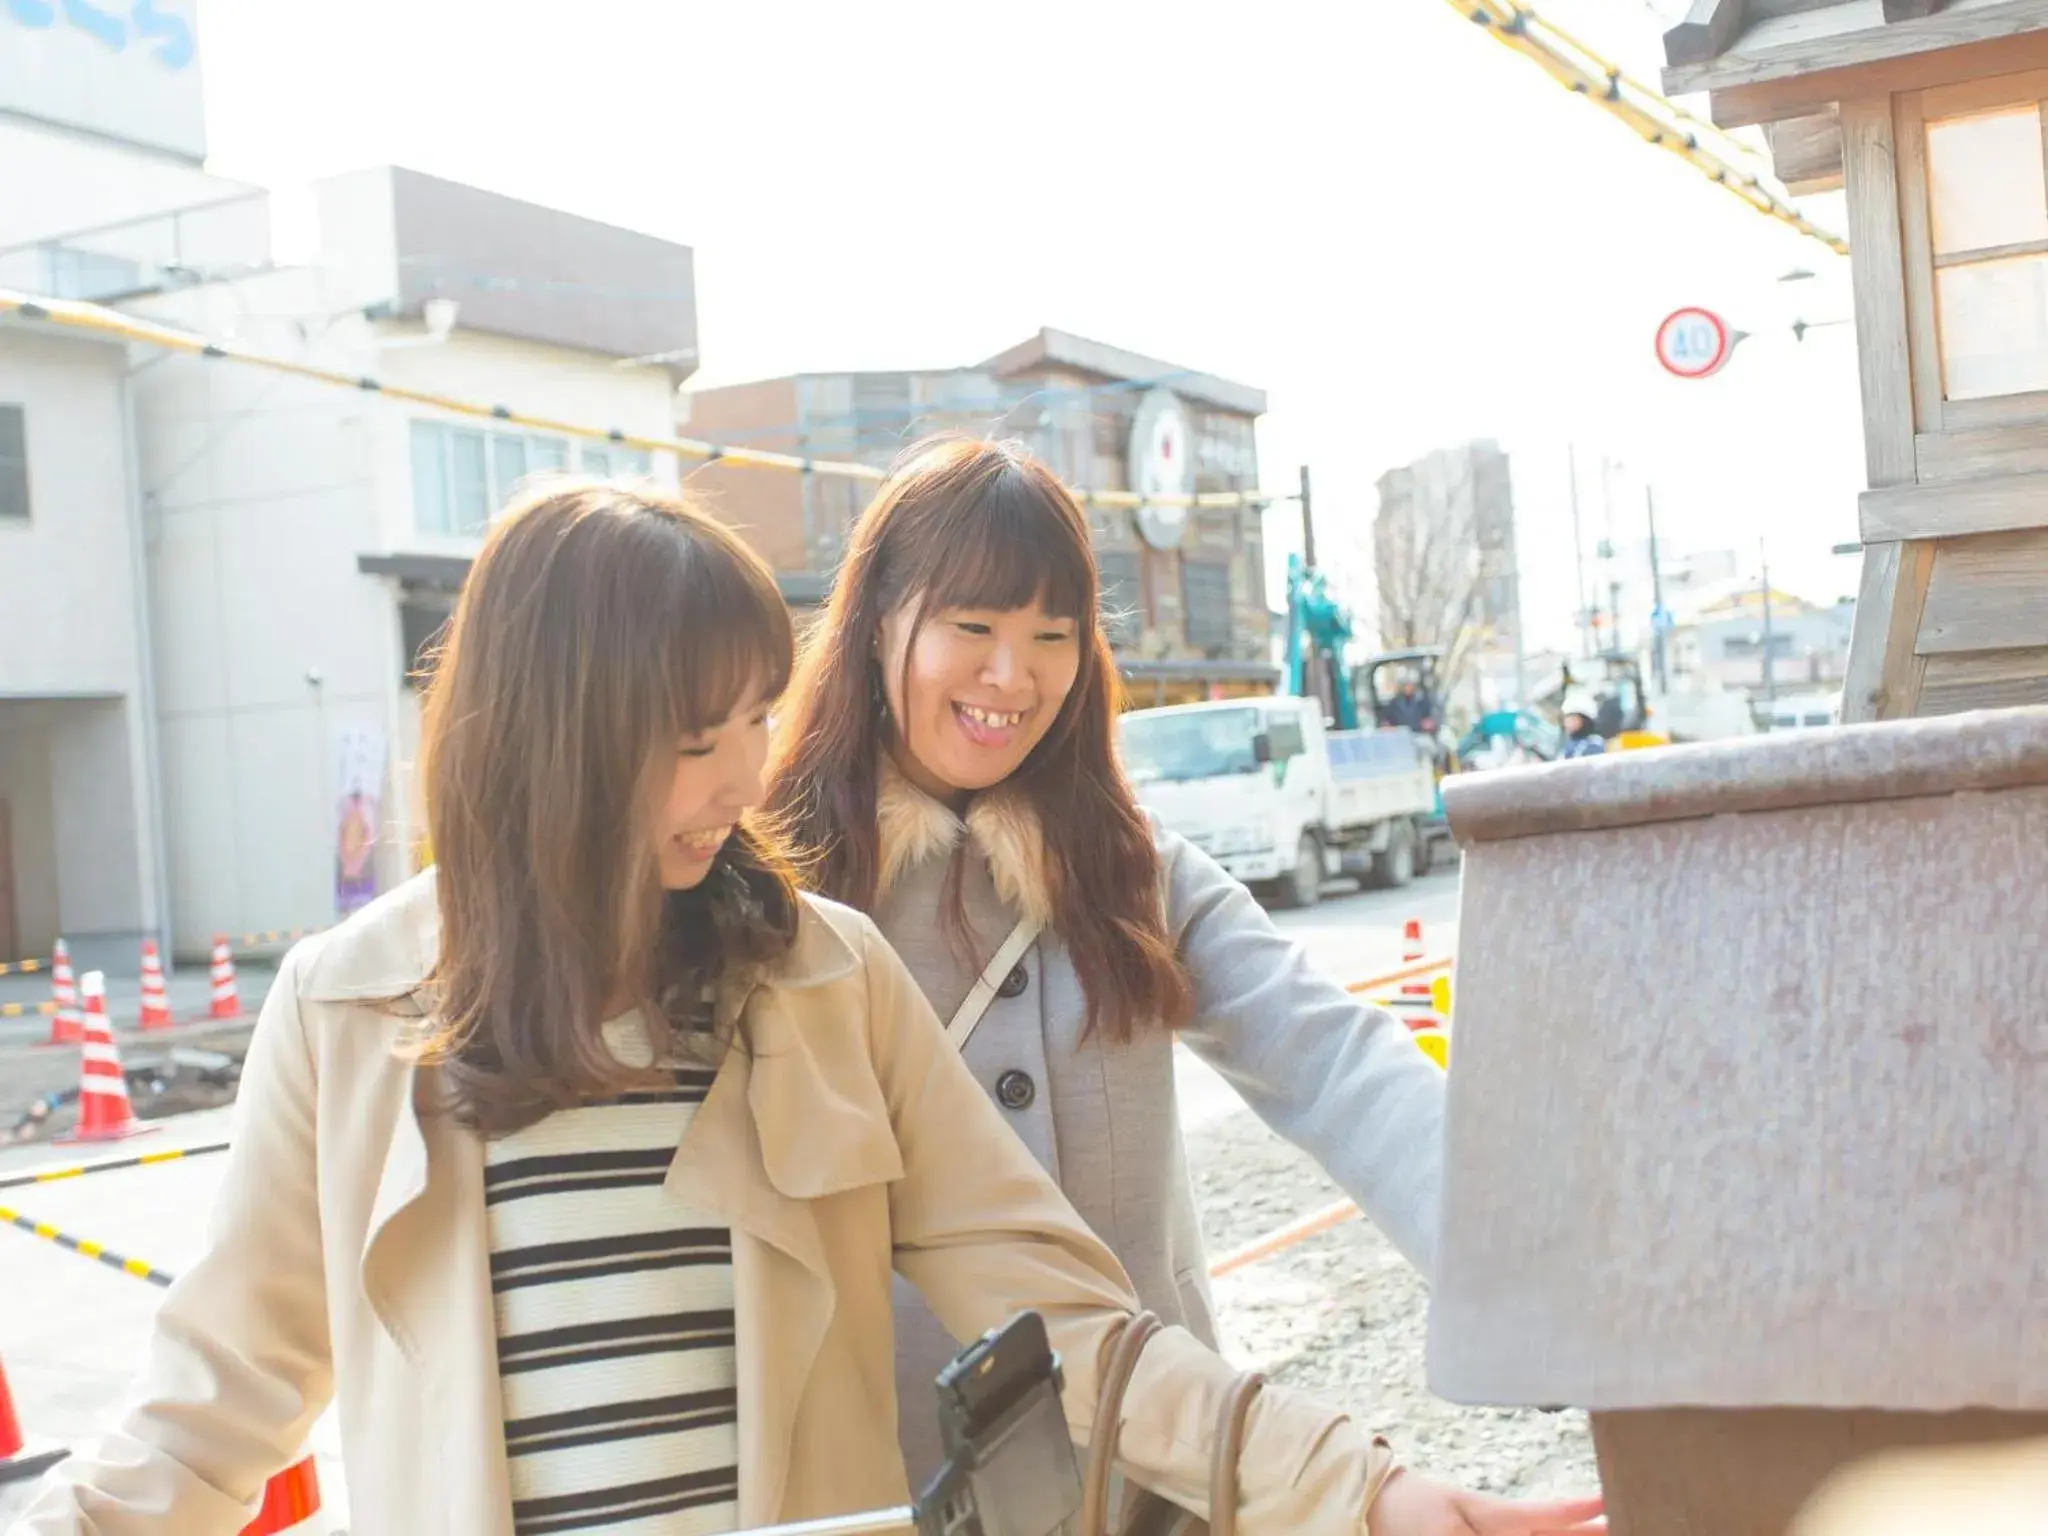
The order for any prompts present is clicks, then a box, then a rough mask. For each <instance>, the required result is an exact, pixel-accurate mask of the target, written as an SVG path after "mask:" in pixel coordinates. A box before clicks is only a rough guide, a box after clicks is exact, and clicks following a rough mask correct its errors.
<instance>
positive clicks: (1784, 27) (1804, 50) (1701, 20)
mask: <svg viewBox="0 0 2048 1536" xmlns="http://www.w3.org/2000/svg"><path fill="white" fill-rule="evenodd" d="M2043 30H2048V0H1694V4H1693V7H1692V10H1691V12H1690V13H1689V14H1688V15H1687V16H1686V19H1685V20H1684V21H1682V22H1680V23H1679V24H1678V25H1677V26H1675V27H1673V28H1672V29H1671V30H1670V31H1668V32H1666V33H1665V34H1664V58H1665V63H1666V65H1667V66H1668V67H1667V68H1666V69H1665V71H1664V89H1665V91H1666V93H1668V94H1670V95H1674V96H1675V95H1682V94H1684V93H1687V92H1691V91H1723V90H1728V89H1731V88H1734V87H1738V86H1763V85H1770V84H1773V83H1776V82H1785V81H1793V80H1798V79H1801V78H1804V77H1806V76H1810V75H1821V74H1827V73H1829V72H1832V71H1835V70H1843V69H1855V68H1860V67H1862V66H1865V65H1872V64H1883V63H1888V62H1891V61H1893V60H1899V59H1910V58H1914V57H1917V56H1918V55H1921V54H1929V53H1938V52H1941V51H1943V50H1946V49H1950V48H1962V47H1967V46H1970V45H1973V44H1976V45H1983V46H1984V47H1986V48H1987V49H1989V48H1994V47H1995V45H1997V44H1999V43H2001V42H2006V41H2008V40H2010V39H2012V38H2015V37H2019V36H2021V35H2023V34H2025V33H2029V32H2039V31H2043ZM1987 57H1988V56H1987ZM2022 67H2023V66H2022ZM1997 72H1998V71H1997V69H1996V68H1995V67H1994V68H1985V69H1983V70H1981V71H1980V73H1983V74H1987V75H1988V74H1995V73H1997ZM1716 116H1717V119H1718V118H1719V117H1720V114H1719V113H1717V114H1716ZM1752 120H1753V119H1752Z"/></svg>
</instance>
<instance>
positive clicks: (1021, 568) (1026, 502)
mask: <svg viewBox="0 0 2048 1536" xmlns="http://www.w3.org/2000/svg"><path fill="white" fill-rule="evenodd" d="M977 501H978V504H977V505H976V506H975V507H973V508H972V510H971V513H970V515H968V516H966V517H962V518H959V519H957V520H955V522H954V525H953V532H952V536H951V537H950V538H946V539H943V540H939V541H935V542H936V543H938V544H940V545H942V546H944V547H938V548H934V549H932V550H931V552H930V554H929V556H928V558H927V562H926V569H927V570H928V571H929V572H930V577H929V580H928V581H926V582H925V583H924V584H923V585H924V588H925V598H926V610H925V611H926V612H927V613H936V612H938V611H940V610H942V609H948V608H975V609H984V610H988V611H990V612H995V613H1010V612H1014V611H1015V610H1016V609H1019V608H1028V607H1030V606H1031V605H1032V604H1033V603H1037V604H1039V605H1041V606H1042V607H1043V608H1044V609H1045V611H1046V612H1047V613H1048V614H1050V615H1052V616H1053V617H1055V618H1061V619H1075V620H1081V619H1087V618H1091V617H1092V611H1093V608H1094V605H1095V586H1096V583H1095V565H1094V557H1093V555H1092V553H1091V552H1090V551H1089V549H1088V547H1087V545H1086V543H1085V542H1081V541H1079V540H1077V538H1076V532H1077V523H1079V526H1080V529H1081V530H1082V531H1083V533H1084V536H1085V527H1086V524H1085V523H1084V522H1081V521H1080V520H1079V519H1077V518H1076V517H1075V516H1074V515H1073V514H1072V513H1071V512H1070V511H1069V510H1068V509H1066V508H1063V507H1060V506H1058V505H1055V504H1054V503H1053V502H1052V501H1051V500H1050V497H1049V495H1048V494H1047V493H1046V492H1045V491H1042V490H1041V489H1040V488H1038V487H1036V486H1034V485H1032V484H1031V483H1030V481H1028V480H1027V479H1026V478H1025V477H1024V476H1022V475H1021V474H1018V473H1016V472H1015V471H1014V470H1011V471H1008V472H1006V473H1003V474H1000V475H998V476H996V477H995V478H994V479H993V481H992V482H991V483H990V484H989V485H988V486H987V488H986V489H985V490H984V492H983V494H982V495H981V496H980V497H979V498H977Z"/></svg>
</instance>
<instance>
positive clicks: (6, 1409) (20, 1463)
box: [0, 1365, 71, 1487]
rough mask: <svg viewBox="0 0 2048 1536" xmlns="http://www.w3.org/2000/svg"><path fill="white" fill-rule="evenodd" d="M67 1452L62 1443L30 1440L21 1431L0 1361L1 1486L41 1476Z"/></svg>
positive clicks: (19, 1421) (5, 1374) (5, 1368)
mask: <svg viewBox="0 0 2048 1536" xmlns="http://www.w3.org/2000/svg"><path fill="white" fill-rule="evenodd" d="M70 1454H71V1453H70V1452H69V1451H67V1450H65V1449H64V1447H63V1446H61V1445H58V1444H55V1443H54V1442H52V1441H49V1440H35V1441H31V1440H30V1439H29V1438H28V1436H26V1435H24V1434H23V1433H22V1432H21V1418H20V1416H19V1415H17V1414H16V1413H15V1411H14V1395H13V1394H12V1393H11V1392H9V1391H8V1390H7V1367H6V1366H5V1365H0V1487H4V1486H5V1485H6V1484H8V1483H18V1482H22V1481H24V1480H25V1479H27V1478H31V1477H40V1476H41V1475H42V1474H43V1473H45V1472H47V1471H49V1469H50V1468H52V1467H54V1466H55V1465H57V1463H58V1462H60V1461H62V1460H63V1459H64V1458H65V1457H66V1456H68V1455H70Z"/></svg>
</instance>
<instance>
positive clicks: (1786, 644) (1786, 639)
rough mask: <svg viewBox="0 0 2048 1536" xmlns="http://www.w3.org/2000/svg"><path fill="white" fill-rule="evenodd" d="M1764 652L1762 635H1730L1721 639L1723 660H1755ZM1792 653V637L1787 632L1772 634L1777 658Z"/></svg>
mask: <svg viewBox="0 0 2048 1536" xmlns="http://www.w3.org/2000/svg"><path fill="white" fill-rule="evenodd" d="M1763 653H1764V637H1763V636H1762V635H1728V636H1725V637H1724V638H1723V639H1722V641H1721V659H1722V660H1723V661H1744V660H1755V659H1756V658H1757V657H1759V656H1761V655H1763ZM1791 654H1792V637H1791V636H1790V635H1787V634H1773V635H1772V636H1771V655H1772V657H1773V658H1774V659H1775V658H1777V657H1781V656H1790V655H1791Z"/></svg>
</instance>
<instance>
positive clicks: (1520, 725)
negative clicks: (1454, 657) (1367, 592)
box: [1285, 555, 1562, 868]
mask: <svg viewBox="0 0 2048 1536" xmlns="http://www.w3.org/2000/svg"><path fill="white" fill-rule="evenodd" d="M1354 636H1355V631H1354V628H1353V625H1352V621H1351V613H1350V610H1349V609H1347V608H1346V607H1345V606H1344V604H1343V603H1342V602H1341V601H1339V600H1338V598H1337V596H1336V595H1335V594H1334V593H1333V592H1332V591H1331V590H1330V585H1329V581H1328V579H1327V577H1326V576H1325V575H1324V573H1323V572H1322V571H1321V570H1319V569H1317V568H1315V567H1313V566H1310V565H1309V564H1307V562H1305V561H1304V560H1303V559H1302V557H1301V556H1300V555H1289V556H1288V558H1287V656H1286V683H1285V691H1286V692H1287V693H1289V694H1291V695H1293V696H1294V697H1296V698H1314V699H1320V700H1321V701H1322V705H1323V715H1324V718H1325V719H1326V720H1327V721H1328V723H1329V724H1330V726H1331V727H1332V728H1333V729H1336V730H1343V731H1355V730H1360V729H1380V730H1399V729H1405V730H1410V731H1414V732H1415V733H1416V734H1418V735H1422V736H1425V737H1426V738H1427V739H1428V744H1429V747H1430V756H1431V758H1432V760H1433V762H1434V763H1435V766H1436V780H1437V802H1436V808H1435V810H1434V812H1433V814H1432V815H1431V816H1430V817H1429V819H1428V820H1427V821H1426V822H1425V823H1424V825H1423V829H1422V830H1423V834H1424V847H1423V848H1422V849H1419V850H1418V854H1419V855H1420V857H1419V858H1418V861H1417V862H1418V864H1419V865H1420V866H1421V867H1423V868H1427V867H1428V864H1429V863H1430V862H1431V856H1432V855H1433V854H1434V853H1435V852H1436V851H1437V850H1438V849H1442V850H1443V851H1446V852H1448V849H1449V844H1450V841H1451V833H1450V826H1449V824H1448V823H1447V822H1446V821H1445V820H1444V814H1443V780H1444V777H1445V775H1447V774H1452V773H1457V772H1460V771H1461V770H1463V769H1466V768H1476V767H1484V766H1489V765H1492V764H1499V763H1506V762H1528V761H1531V760H1535V761H1544V762H1547V761H1549V760H1550V759H1552V758H1554V757H1555V756H1556V755H1557V753H1558V750H1559V747H1560V745H1561V735H1562V733H1561V732H1560V730H1559V728H1558V726H1557V725H1556V723H1555V722H1554V721H1551V720H1550V719H1548V718H1546V717H1545V716H1544V715H1542V714H1540V713H1538V712H1536V711H1533V710H1527V709H1502V710H1493V711H1490V712H1489V713H1487V714H1485V715H1482V716H1481V717H1480V718H1479V719H1478V720H1477V721H1475V722H1474V723H1473V724H1472V726H1471V727H1470V729H1468V730H1467V731H1466V732H1465V734H1464V735H1463V736H1462V737H1458V738H1455V739H1454V738H1453V737H1452V736H1451V735H1450V733H1449V731H1448V730H1447V729H1446V723H1445V721H1444V720H1443V719H1442V717H1441V715H1440V714H1438V715H1436V716H1434V717H1418V718H1414V719H1411V718H1408V716H1410V715H1412V714H1414V713H1415V712H1414V710H1413V709H1412V708H1410V707H1407V696H1404V691H1403V684H1404V682H1412V683H1413V684H1414V685H1415V686H1414V689H1413V696H1415V697H1420V698H1423V699H1426V700H1434V701H1436V705H1437V709H1438V710H1441V708H1442V700H1443V698H1444V681H1445V680H1444V677H1443V660H1444V647H1442V646H1440V645H1424V646H1411V647H1408V648H1406V649H1402V650H1392V651H1381V652H1378V653H1376V654H1373V655H1369V656H1366V657H1364V658H1362V659H1361V660H1359V661H1358V662H1356V663H1353V662H1351V661H1349V660H1348V659H1347V657H1348V654H1349V651H1350V647H1351V643H1352V640H1353V639H1354Z"/></svg>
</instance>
